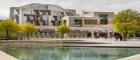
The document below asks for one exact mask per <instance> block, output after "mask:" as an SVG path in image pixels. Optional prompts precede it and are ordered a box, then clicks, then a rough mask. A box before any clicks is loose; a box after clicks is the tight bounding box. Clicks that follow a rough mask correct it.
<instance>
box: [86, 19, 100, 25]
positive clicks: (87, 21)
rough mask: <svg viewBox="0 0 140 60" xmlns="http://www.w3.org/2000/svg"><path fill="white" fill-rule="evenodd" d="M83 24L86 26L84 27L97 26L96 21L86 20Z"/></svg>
mask: <svg viewBox="0 0 140 60" xmlns="http://www.w3.org/2000/svg"><path fill="white" fill-rule="evenodd" d="M84 24H86V25H94V24H97V20H90V19H86V20H85V23H84Z"/></svg>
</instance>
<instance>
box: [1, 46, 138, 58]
mask: <svg viewBox="0 0 140 60" xmlns="http://www.w3.org/2000/svg"><path fill="white" fill-rule="evenodd" d="M1 50H3V51H4V52H6V53H8V54H10V55H12V56H13V57H15V58H17V59H19V60H116V59H120V58H124V57H128V56H132V55H135V54H140V48H95V47H93V48H91V47H49V48H1Z"/></svg>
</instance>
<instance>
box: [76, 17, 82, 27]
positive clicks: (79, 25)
mask: <svg viewBox="0 0 140 60" xmlns="http://www.w3.org/2000/svg"><path fill="white" fill-rule="evenodd" d="M74 25H75V27H82V20H81V19H75V20H74Z"/></svg>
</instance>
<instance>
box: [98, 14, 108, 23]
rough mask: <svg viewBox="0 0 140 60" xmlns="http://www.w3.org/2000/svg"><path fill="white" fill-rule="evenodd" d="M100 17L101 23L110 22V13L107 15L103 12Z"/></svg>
mask: <svg viewBox="0 0 140 60" xmlns="http://www.w3.org/2000/svg"><path fill="white" fill-rule="evenodd" d="M99 18H100V24H101V25H106V24H108V15H106V14H101V15H99Z"/></svg>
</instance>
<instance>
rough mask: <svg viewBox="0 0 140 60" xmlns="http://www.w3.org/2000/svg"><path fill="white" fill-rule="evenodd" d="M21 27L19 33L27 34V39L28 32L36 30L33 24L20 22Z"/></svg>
mask: <svg viewBox="0 0 140 60" xmlns="http://www.w3.org/2000/svg"><path fill="white" fill-rule="evenodd" d="M20 27H21V31H20V33H23V34H25V35H27V38H28V39H29V34H30V33H33V32H36V31H37V28H36V27H35V26H34V25H33V24H29V23H27V24H22V25H20Z"/></svg>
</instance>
